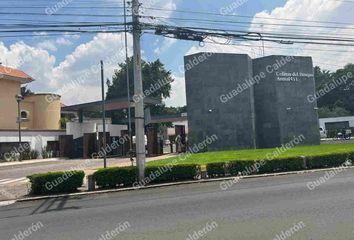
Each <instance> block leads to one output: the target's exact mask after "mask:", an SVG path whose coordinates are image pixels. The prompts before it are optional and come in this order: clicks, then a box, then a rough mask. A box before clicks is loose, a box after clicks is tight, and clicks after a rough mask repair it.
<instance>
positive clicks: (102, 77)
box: [101, 60, 107, 168]
mask: <svg viewBox="0 0 354 240" xmlns="http://www.w3.org/2000/svg"><path fill="white" fill-rule="evenodd" d="M101 90H102V124H103V126H102V127H103V137H102V140H103V141H102V142H103V144H102V145H103V167H104V168H106V167H107V156H106V150H105V149H106V145H107V141H106V102H105V96H104V73H103V61H102V60H101Z"/></svg>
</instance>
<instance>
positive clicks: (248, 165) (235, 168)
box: [226, 160, 257, 176]
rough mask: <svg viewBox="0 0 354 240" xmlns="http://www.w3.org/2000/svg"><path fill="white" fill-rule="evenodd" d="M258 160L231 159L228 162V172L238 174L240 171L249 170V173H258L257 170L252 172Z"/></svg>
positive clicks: (233, 174)
mask: <svg viewBox="0 0 354 240" xmlns="http://www.w3.org/2000/svg"><path fill="white" fill-rule="evenodd" d="M255 163H256V162H255V161H252V160H247V161H244V160H236V161H231V162H229V163H228V164H227V167H226V169H227V172H228V173H230V174H231V175H232V176H237V175H239V174H240V173H242V172H243V173H245V172H248V174H247V175H250V174H256V173H257V172H252V169H253V167H254V164H255Z"/></svg>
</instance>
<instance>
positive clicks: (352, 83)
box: [314, 64, 354, 117]
mask: <svg viewBox="0 0 354 240" xmlns="http://www.w3.org/2000/svg"><path fill="white" fill-rule="evenodd" d="M314 72H315V81H316V90H317V91H319V90H321V89H325V87H326V85H328V84H331V83H333V82H334V81H337V82H339V81H340V80H341V81H342V84H337V85H336V87H335V88H334V89H332V90H331V91H329V92H327V93H326V94H325V95H324V96H322V97H320V98H319V99H318V101H317V102H318V106H319V108H320V112H319V113H320V116H321V117H325V116H330V117H336V116H348V115H354V77H353V76H354V65H353V64H348V65H346V66H345V67H344V68H343V69H338V70H337V71H336V72H329V71H327V70H321V69H320V67H315V69H314ZM344 79H345V80H346V83H344V81H343V80H344Z"/></svg>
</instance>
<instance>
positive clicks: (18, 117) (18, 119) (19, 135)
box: [15, 94, 24, 146]
mask: <svg viewBox="0 0 354 240" xmlns="http://www.w3.org/2000/svg"><path fill="white" fill-rule="evenodd" d="M15 98H16V101H17V123H18V143H19V146H21V144H22V143H21V110H20V102H21V101H22V100H23V99H24V98H23V96H22V95H21V94H17V95H16V96H15Z"/></svg>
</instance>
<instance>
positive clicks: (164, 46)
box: [154, 38, 177, 54]
mask: <svg viewBox="0 0 354 240" xmlns="http://www.w3.org/2000/svg"><path fill="white" fill-rule="evenodd" d="M176 42H177V39H175V38H165V39H164V40H163V43H162V44H160V45H159V46H158V47H157V48H155V49H154V53H156V54H161V53H163V52H165V51H167V50H168V49H170V47H172V46H173V44H175V43H176Z"/></svg>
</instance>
